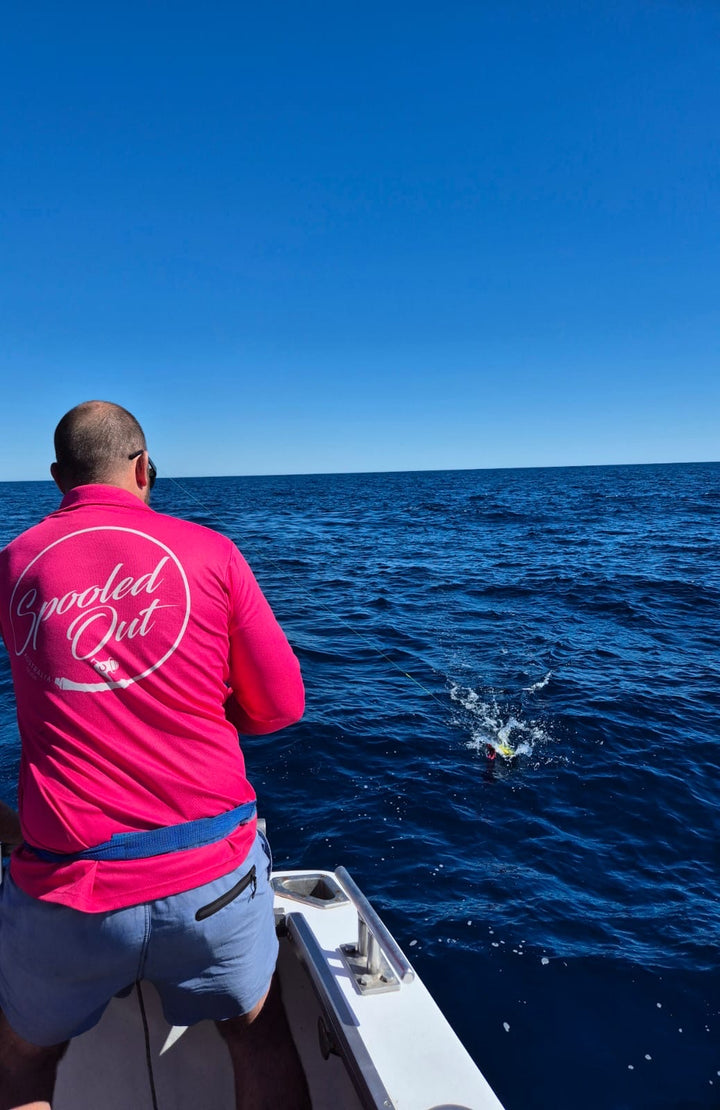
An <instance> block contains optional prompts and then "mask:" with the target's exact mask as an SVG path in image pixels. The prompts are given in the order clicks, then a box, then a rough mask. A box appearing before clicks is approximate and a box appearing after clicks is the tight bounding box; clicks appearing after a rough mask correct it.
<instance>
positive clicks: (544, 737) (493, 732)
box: [450, 675, 552, 759]
mask: <svg viewBox="0 0 720 1110" xmlns="http://www.w3.org/2000/svg"><path fill="white" fill-rule="evenodd" d="M548 678H549V675H548ZM536 685H537V684H536ZM538 688H540V687H538ZM487 696H488V699H489V700H486V698H485V697H484V696H483V695H482V694H480V693H478V692H477V690H471V689H468V688H467V687H463V686H458V685H456V684H454V683H453V685H451V687H450V698H451V700H452V701H454V702H457V703H458V704H459V705H461V706H462V707H463V709H465V710H466V711H467V712H468V714H469V716H470V722H469V724H470V729H471V736H470V739H469V740H468V741H467V742H466V744H465V747H466V748H469V749H470V750H472V751H476V752H486V751H487V750H488V748H491V749H492V750H493V751H495V752H497V753H498V754H499V755H502V756H504V757H505V758H506V759H515V758H516V757H517V756H521V755H523V756H528V755H532V753H533V751H535V748H536V746H537V745H539V744H546V743H548V742H550V741H551V739H552V738H551V736H550V734H549V733H548V732H547V731H546V729H545V728H544V726H543V725H542V724H541V723H540V722H539V721H536V720H525V719H524V718H523V717H522V716H516V715H515V711H513V710H512V709H511V708H510V707H508V706H505V707H503V706H501V705H499V704H498V701H497V698H496V696H495V694H494V693H492V692H490V693H489V695H487Z"/></svg>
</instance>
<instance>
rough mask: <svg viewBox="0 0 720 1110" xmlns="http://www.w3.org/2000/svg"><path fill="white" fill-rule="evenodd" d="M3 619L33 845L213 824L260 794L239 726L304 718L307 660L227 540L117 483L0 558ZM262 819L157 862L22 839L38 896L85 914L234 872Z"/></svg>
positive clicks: (78, 497) (16, 870)
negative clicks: (67, 858)
mask: <svg viewBox="0 0 720 1110" xmlns="http://www.w3.org/2000/svg"><path fill="white" fill-rule="evenodd" d="M0 629H1V630H2V635H3V639H4V640H5V644H6V646H7V650H8V653H9V656H10V661H11V666H12V676H13V682H14V686H15V696H16V701H17V716H18V724H19V729H20V736H21V740H22V755H21V763H20V780H19V793H18V797H19V810H20V820H21V824H22V830H23V835H24V837H25V839H26V841H27V842H28V843H29V844H33V845H35V846H37V847H39V848H45V849H49V850H51V851H54V852H78V851H82V850H83V849H84V848H88V847H93V846H94V845H96V844H100V843H102V842H104V841H106V840H109V839H110V837H111V836H112V834H113V833H118V832H130V831H137V830H143V829H153V828H158V827H162V826H165V825H174V824H177V823H179V822H182V821H190V820H194V819H196V818H199V817H212V816H215V815H216V814H219V813H223V812H225V811H227V810H229V809H233V808H234V807H235V806H238V805H240V804H242V803H243V802H247V801H251V800H252V799H253V798H254V797H255V794H254V791H253V789H252V787H251V785H250V783H249V782H248V780H247V778H246V776H245V763H244V759H243V756H242V752H241V751H240V747H239V743H238V736H237V730H239V731H240V732H242V733H246V734H250V735H260V734H263V733H268V732H274V731H276V730H277V729H280V728H283V727H285V726H286V725H289V724H292V723H294V722H295V721H297V720H299V718H300V717H301V716H302V712H303V707H304V692H303V684H302V678H301V676H300V668H299V665H298V662H297V659H296V658H295V656H294V654H293V652H292V649H291V648H290V645H289V644H288V642H287V639H286V638H285V635H284V633H283V631H282V629H281V628H280V626H279V625H278V623H277V621H276V620H275V617H274V616H273V613H272V611H271V609H270V606H269V605H268V603H267V601H266V600H265V597H264V596H263V594H262V592H261V591H260V587H259V586H258V584H257V582H256V581H255V578H254V577H253V574H252V572H251V570H250V568H249V567H248V565H247V563H246V562H245V560H244V559H243V557H242V555H241V554H240V552H239V551H238V550H237V548H236V547H235V546H234V544H232V543H231V541H230V540H228V539H227V538H226V537H224V536H221V535H219V534H218V533H217V532H213V531H211V530H210V529H208V528H203V527H201V526H200V525H197V524H191V523H189V522H187V521H182V520H177V519H176V518H174V517H169V516H164V515H162V514H160V513H157V512H154V511H153V510H152V509H151V508H149V507H148V506H147V505H145V504H144V503H143V502H142V501H141V500H140V499H139V498H138V497H136V496H135V495H134V494H132V493H128V492H126V491H125V490H121V489H118V488H116V487H113V486H105V485H88V486H80V487H78V488H76V489H74V490H72V491H71V492H70V493H68V494H67V495H66V496H65V497H64V499H63V501H62V503H61V506H60V508H59V509H58V511H57V512H54V513H52V514H51V515H50V516H48V517H46V519H45V520H43V521H42V522H41V523H40V524H38V525H36V526H35V527H34V528H31V529H30V530H29V531H27V532H24V533H23V534H22V535H21V536H18V537H17V539H15V540H13V542H12V543H10V544H9V545H8V546H7V547H6V548H5V549H4V550H3V551H2V552H0ZM254 836H255V822H254V821H252V822H250V823H249V824H248V825H246V826H243V827H241V828H240V829H238V830H237V831H236V832H235V833H233V834H232V835H231V836H230V837H228V838H227V839H225V840H222V841H219V842H218V843H216V844H210V845H206V846H205V847H202V848H192V849H189V850H187V851H179V852H174V853H169V854H166V855H163V856H156V857H152V858H150V859H139V860H122V861H106V860H103V861H91V860H76V861H74V862H65V863H47V862H43V861H42V860H39V859H38V858H37V857H36V856H35V855H34V854H33V853H32V852H30V851H29V850H28V849H26V848H20V849H16V851H15V852H14V854H13V858H12V864H11V868H12V876H13V878H14V880H15V882H16V883H17V884H18V886H20V887H21V888H22V889H23V890H24V891H25V892H26V893H27V894H30V895H32V896H34V897H36V898H42V899H46V900H48V901H53V902H61V903H64V904H65V905H69V906H73V907H75V908H76V909H79V910H84V911H86V912H91V913H92V912H101V911H104V910H111V909H117V908H120V907H122V906H128V905H133V904H136V903H139V902H145V901H150V900H152V899H154V898H160V897H164V896H166V895H169V894H175V893H178V892H179V891H182V890H188V889H190V888H191V887H195V886H200V885H201V884H202V883H205V882H209V881H210V880H211V879H215V878H218V877H219V876H221V875H223V874H225V873H226V872H228V871H230V870H232V868H234V867H236V866H238V865H239V864H240V863H241V862H242V860H243V859H244V858H245V856H246V855H247V852H248V851H249V849H250V846H251V844H252V842H253V839H254Z"/></svg>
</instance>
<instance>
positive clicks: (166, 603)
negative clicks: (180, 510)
mask: <svg viewBox="0 0 720 1110" xmlns="http://www.w3.org/2000/svg"><path fill="white" fill-rule="evenodd" d="M90 565H91V566H92V568H93V569H92V571H90V570H88V571H87V572H85V575H86V576H85V578H84V579H83V569H82V568H83V567H85V566H90ZM78 568H80V569H78ZM101 568H102V569H101ZM99 571H100V572H99ZM78 579H80V580H79V581H78ZM48 583H52V587H53V595H52V596H49V590H48V585H47V584H48ZM189 617H190V590H189V587H188V581H187V576H186V574H185V571H184V569H183V567H182V564H181V563H180V561H179V559H178V558H177V556H176V555H175V554H174V553H173V552H172V551H171V549H170V548H169V547H167V546H166V545H165V544H163V543H161V542H160V541H159V540H156V539H154V538H153V537H152V536H148V535H147V534H146V533H144V532H139V531H136V530H135V529H132V528H117V527H111V526H109V527H98V528H85V529H82V531H79V532H72V533H71V534H70V535H68V536H63V537H62V538H61V539H59V540H55V541H54V543H51V544H49V545H48V547H46V548H44V549H43V550H42V551H41V552H40V553H39V554H38V555H36V556H35V558H34V559H33V560H32V562H31V563H29V564H28V566H27V567H26V568H25V570H24V571H23V573H22V574H21V575H20V577H19V579H18V580H17V582H16V584H15V589H14V590H13V593H12V597H11V599H10V620H11V623H12V628H13V633H14V637H15V645H14V646H15V654H16V655H18V656H24V657H25V658H26V660H27V662H28V666H29V668H30V669H31V670H32V671H33V673H34V674H35V675H38V676H40V677H44V678H51V680H52V681H54V683H55V685H56V686H59V687H60V688H61V689H63V690H82V691H84V692H86V693H99V692H101V691H106V690H112V689H118V688H121V689H122V688H125V687H127V686H130V685H131V684H132V683H133V682H137V681H139V680H140V679H142V678H146V677H147V675H149V674H151V673H152V672H153V671H155V670H157V669H158V667H161V666H162V665H163V663H164V662H165V661H166V659H168V658H169V656H170V655H172V653H173V652H174V651H175V649H176V648H177V647H178V645H179V644H180V641H181V640H182V637H183V634H184V632H185V629H186V627H187V623H188V619H189ZM58 671H60V673H58ZM91 677H92V678H93V679H94V681H90V679H91Z"/></svg>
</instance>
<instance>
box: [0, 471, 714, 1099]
mask: <svg viewBox="0 0 720 1110" xmlns="http://www.w3.org/2000/svg"><path fill="white" fill-rule="evenodd" d="M158 461H159V462H160V463H162V460H158ZM57 501H58V497H57V494H56V492H55V490H54V487H53V486H52V485H51V484H50V483H4V484H0V546H3V545H4V543H5V542H7V541H8V540H9V539H11V538H12V536H14V535H15V534H16V533H17V532H19V531H21V530H23V529H24V528H26V527H28V526H30V525H31V524H33V523H34V522H35V521H36V520H38V519H39V518H40V517H41V516H42V515H44V514H45V513H47V512H49V511H51V510H52V509H53V508H55V507H56V505H57ZM153 506H154V507H155V508H157V509H158V510H160V511H163V512H169V513H173V514H176V515H179V516H182V517H186V518H188V519H191V520H196V521H199V522H200V523H202V524H206V525H208V526H210V527H213V528H216V529H217V530H219V531H221V532H224V533H225V534H227V535H229V536H230V537H231V538H232V539H233V540H235V542H236V543H237V544H238V546H239V547H240V548H241V550H242V551H243V553H244V554H245V556H246V558H247V559H248V561H249V562H250V564H251V566H252V567H253V569H254V571H255V573H256V575H257V577H258V579H259V581H260V584H261V585H262V587H263V589H264V591H265V593H266V595H267V597H268V598H269V600H270V602H271V604H272V606H273V608H274V610H275V612H276V614H277V615H278V618H279V619H280V622H281V624H282V625H283V627H284V628H285V631H286V632H287V634H288V637H289V639H290V641H291V643H292V644H293V646H294V647H295V650H296V652H297V654H298V656H299V658H300V662H301V665H302V669H303V673H304V676H305V682H306V687H307V712H306V715H305V718H304V720H303V721H302V722H301V723H300V724H299V725H296V726H295V727H293V728H291V729H287V730H286V731H284V732H281V733H278V734H277V735H275V736H270V737H265V738H256V739H252V740H247V741H245V742H244V743H243V748H244V751H245V756H246V760H247V764H248V769H249V774H250V777H251V779H252V781H253V783H254V785H255V787H256V789H257V791H258V796H259V802H260V809H261V812H262V815H263V816H264V817H265V818H266V819H267V822H268V831H269V835H270V838H271V841H272V844H273V850H274V854H275V862H276V865H278V866H297V867H313V868H314V867H318V868H334V867H336V866H337V865H338V864H340V863H342V864H344V865H345V866H346V867H347V868H348V870H349V871H350V873H351V874H352V875H353V877H354V878H355V879H356V881H357V882H358V883H359V884H360V886H361V887H362V888H363V889H364V891H365V893H366V894H367V895H368V896H369V897H370V898H371V900H372V901H373V903H374V905H375V906H376V908H377V909H378V910H379V911H380V913H381V914H382V915H383V917H384V918H385V920H386V922H387V924H388V925H389V927H390V929H391V931H392V932H393V933H394V934H395V936H396V937H397V939H398V941H399V942H400V944H401V946H402V947H403V948H404V949H405V951H406V953H407V954H408V956H409V957H410V959H411V960H412V961H413V963H414V965H415V967H416V968H417V970H418V972H419V973H420V974H421V976H422V977H423V978H424V980H425V982H426V983H427V985H428V986H429V987H430V989H431V990H432V992H433V993H434V995H435V997H436V999H437V1001H438V1002H439V1004H440V1006H441V1007H442V1009H443V1011H444V1012H445V1014H446V1015H447V1017H448V1018H449V1020H450V1022H451V1023H452V1025H453V1027H454V1028H455V1030H456V1031H457V1033H458V1035H459V1036H460V1038H461V1040H462V1041H463V1042H464V1044H465V1045H466V1047H467V1048H468V1050H469V1051H470V1053H471V1054H472V1056H473V1057H474V1058H475V1059H476V1061H477V1062H478V1064H479V1065H480V1067H481V1069H482V1071H483V1072H484V1074H485V1075H486V1077H487V1078H488V1080H489V1081H490V1083H491V1084H492V1086H493V1087H494V1089H495V1090H496V1092H497V1094H498V1096H499V1097H500V1098H501V1100H502V1101H503V1102H504V1104H505V1106H506V1108H507V1110H578V1108H579V1107H582V1108H583V1110H626V1108H627V1110H701V1108H702V1110H706V1108H710V1107H715V1108H718V1107H720V949H719V944H718V942H719V936H720V880H719V878H718V870H719V869H718V864H719V862H720V848H719V844H720V742H719V740H718V735H719V733H720V647H719V645H720V635H719V632H720V464H718V463H711V464H687V465H657V466H656V465H651V466H612V467H578V468H574V467H573V468H554V469H522V470H466V471H443V472H419V473H389V474H343V475H313V476H292V477H267V478H260V477H254V478H203V479H199V478H185V479H178V480H174V479H168V478H165V479H163V478H162V477H161V478H160V479H159V481H158V484H157V486H156V489H155V492H154V495H153ZM17 764H18V737H17V729H16V725H15V718H14V709H13V700H12V690H11V686H10V678H9V665H8V662H7V658H6V656H5V655H4V654H3V655H2V656H1V657H0V791H1V793H2V797H3V798H4V799H5V800H6V801H8V802H11V803H13V802H14V800H15V795H14V790H15V776H16V772H17Z"/></svg>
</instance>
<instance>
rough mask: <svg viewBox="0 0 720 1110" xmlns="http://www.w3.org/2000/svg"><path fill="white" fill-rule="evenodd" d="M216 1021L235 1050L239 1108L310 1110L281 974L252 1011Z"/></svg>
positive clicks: (250, 1109) (230, 1048) (253, 1109)
mask: <svg viewBox="0 0 720 1110" xmlns="http://www.w3.org/2000/svg"><path fill="white" fill-rule="evenodd" d="M216 1025H217V1028H218V1030H219V1032H220V1035H221V1037H222V1038H223V1040H224V1041H225V1042H226V1044H227V1046H228V1049H229V1050H230V1058H231V1060H232V1065H233V1072H234V1074H235V1104H236V1108H237V1110H277V1108H278V1107H282V1108H283V1110H311V1107H312V1103H311V1102H310V1093H309V1091H308V1085H307V1080H306V1079H305V1073H304V1072H303V1069H302V1064H301V1063H300V1057H299V1056H298V1052H297V1049H296V1048H295V1042H294V1041H293V1039H292V1034H291V1032H290V1026H289V1024H288V1020H287V1016H286V1014H285V1008H284V1007H283V1003H282V997H281V994H280V982H279V980H278V977H277V974H275V975H274V976H273V980H272V983H271V985H270V990H269V992H268V993H267V995H266V996H265V998H264V999H261V1001H260V1002H259V1003H258V1004H257V1006H255V1008H254V1009H253V1010H251V1011H250V1013H249V1014H243V1016H242V1017H238V1018H230V1020H229V1021H218V1022H216Z"/></svg>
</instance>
